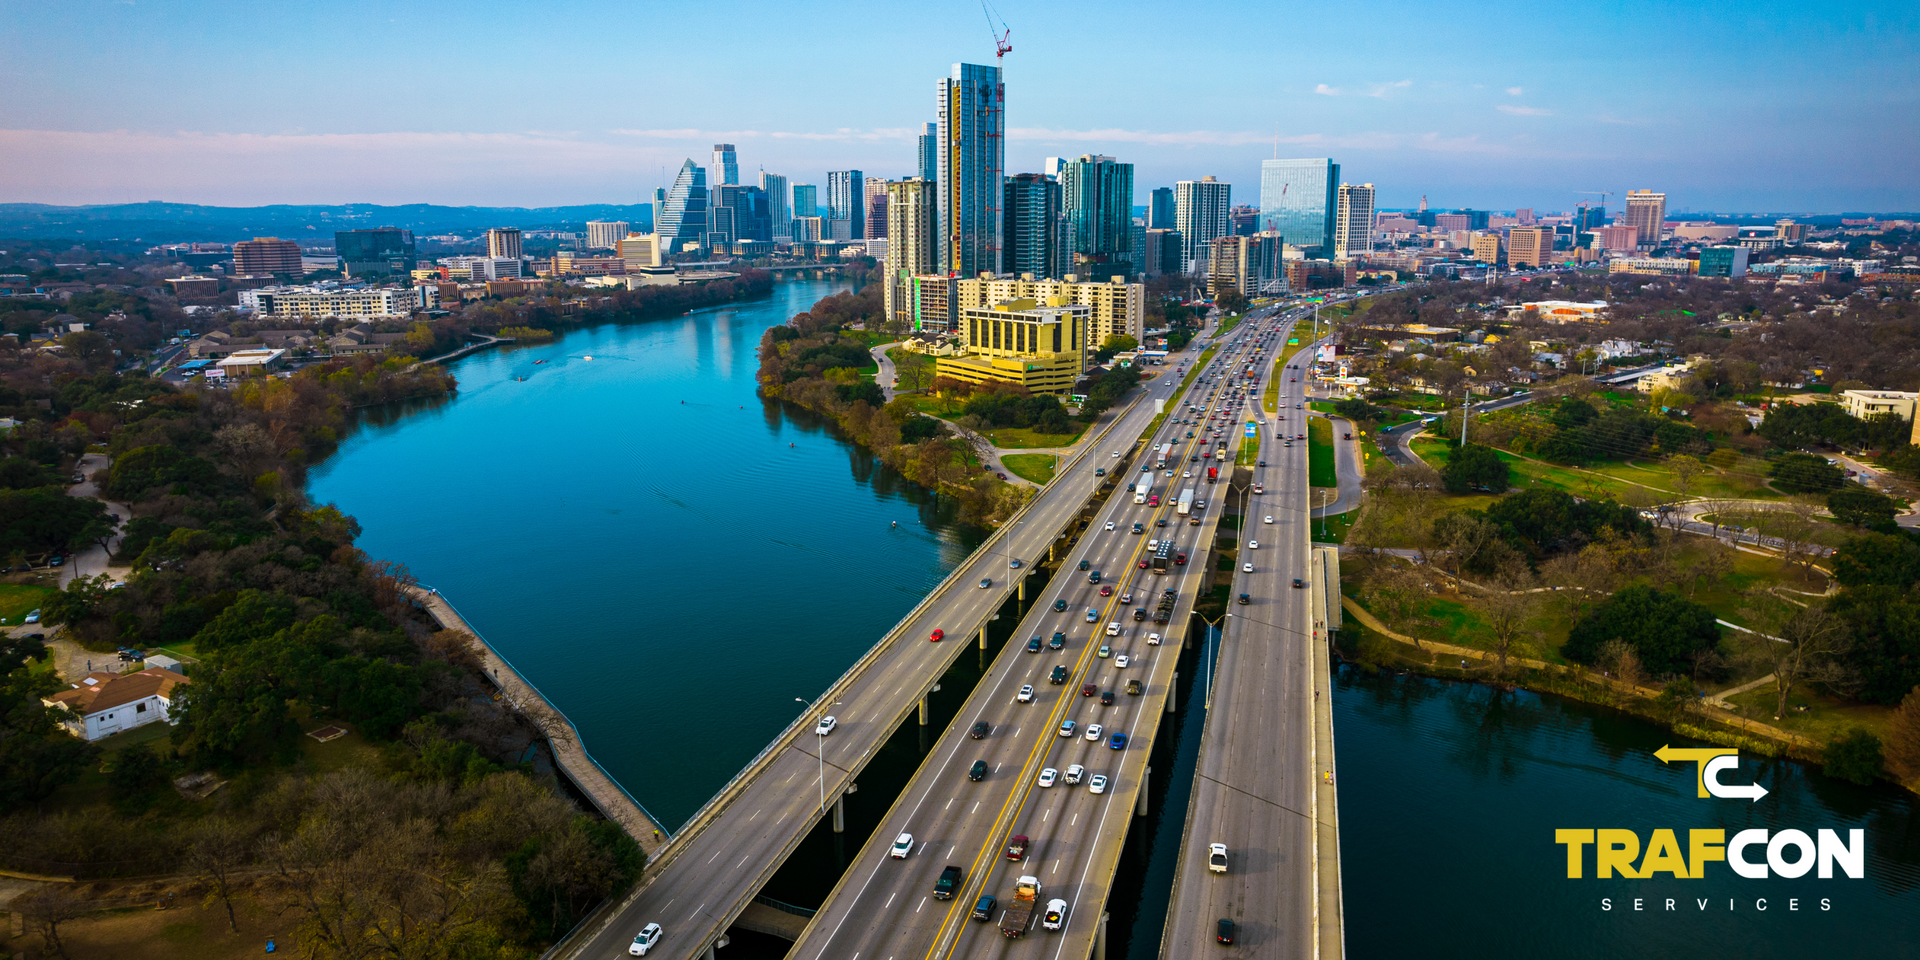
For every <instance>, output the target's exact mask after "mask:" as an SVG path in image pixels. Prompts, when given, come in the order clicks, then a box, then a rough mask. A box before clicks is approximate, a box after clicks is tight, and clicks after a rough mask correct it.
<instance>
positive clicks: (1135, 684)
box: [1127, 680, 1146, 697]
mask: <svg viewBox="0 0 1920 960" xmlns="http://www.w3.org/2000/svg"><path fill="white" fill-rule="evenodd" d="M1145 692H1146V687H1144V686H1141V684H1140V681H1138V680H1128V681H1127V695H1128V696H1130V697H1137V696H1139V695H1140V694H1142V693H1145Z"/></svg>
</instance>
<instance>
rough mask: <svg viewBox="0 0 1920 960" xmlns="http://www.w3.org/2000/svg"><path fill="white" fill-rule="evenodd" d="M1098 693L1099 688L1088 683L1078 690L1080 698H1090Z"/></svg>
mask: <svg viewBox="0 0 1920 960" xmlns="http://www.w3.org/2000/svg"><path fill="white" fill-rule="evenodd" d="M1099 692H1100V688H1099V687H1096V686H1094V685H1093V684H1091V683H1089V684H1086V685H1085V686H1082V687H1081V688H1080V695H1081V696H1083V697H1091V696H1093V695H1094V694H1096V693H1099Z"/></svg>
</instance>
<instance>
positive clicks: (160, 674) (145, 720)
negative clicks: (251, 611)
mask: <svg viewBox="0 0 1920 960" xmlns="http://www.w3.org/2000/svg"><path fill="white" fill-rule="evenodd" d="M191 682H193V681H191V680H189V679H187V678H186V677H184V676H181V675H180V674H177V673H174V672H173V671H171V670H159V669H147V670H142V671H140V672H139V673H107V672H106V671H103V670H96V671H94V672H93V673H89V674H87V676H86V678H85V679H83V680H81V681H80V682H79V683H76V684H74V685H73V686H72V687H70V688H69V689H66V690H62V691H60V692H59V693H56V694H54V695H52V696H50V697H43V698H41V700H40V702H41V703H43V704H46V705H47V706H49V707H56V706H57V707H65V708H66V709H67V712H68V713H69V714H70V715H71V717H70V719H68V720H66V721H64V722H63V725H64V726H65V727H66V728H67V730H68V731H69V732H71V733H72V734H73V735H74V736H76V737H79V738H80V739H82V740H88V741H92V740H99V739H100V738H102V737H108V736H112V735H113V734H116V733H119V732H120V731H122V730H131V729H133V728H134V727H143V726H146V725H147V724H149V723H154V722H156V721H161V720H165V721H167V722H169V723H171V722H172V719H173V717H172V714H173V692H174V690H175V689H176V688H178V687H179V686H180V685H181V684H184V683H191Z"/></svg>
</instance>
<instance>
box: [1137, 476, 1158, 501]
mask: <svg viewBox="0 0 1920 960" xmlns="http://www.w3.org/2000/svg"><path fill="white" fill-rule="evenodd" d="M1152 494H1153V474H1151V473H1143V474H1141V475H1140V479H1138V480H1135V481H1134V482H1133V502H1134V503H1146V502H1147V497H1149V496H1151V495H1152Z"/></svg>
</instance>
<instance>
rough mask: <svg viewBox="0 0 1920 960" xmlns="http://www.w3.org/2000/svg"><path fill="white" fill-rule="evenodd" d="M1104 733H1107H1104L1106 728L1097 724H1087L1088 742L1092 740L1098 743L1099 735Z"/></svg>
mask: <svg viewBox="0 0 1920 960" xmlns="http://www.w3.org/2000/svg"><path fill="white" fill-rule="evenodd" d="M1105 732H1107V731H1106V728H1105V727H1102V726H1101V725H1099V724H1097V723H1090V724H1087V739H1088V740H1092V741H1095V742H1098V741H1099V739H1100V735H1101V734H1103V733H1105Z"/></svg>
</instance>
